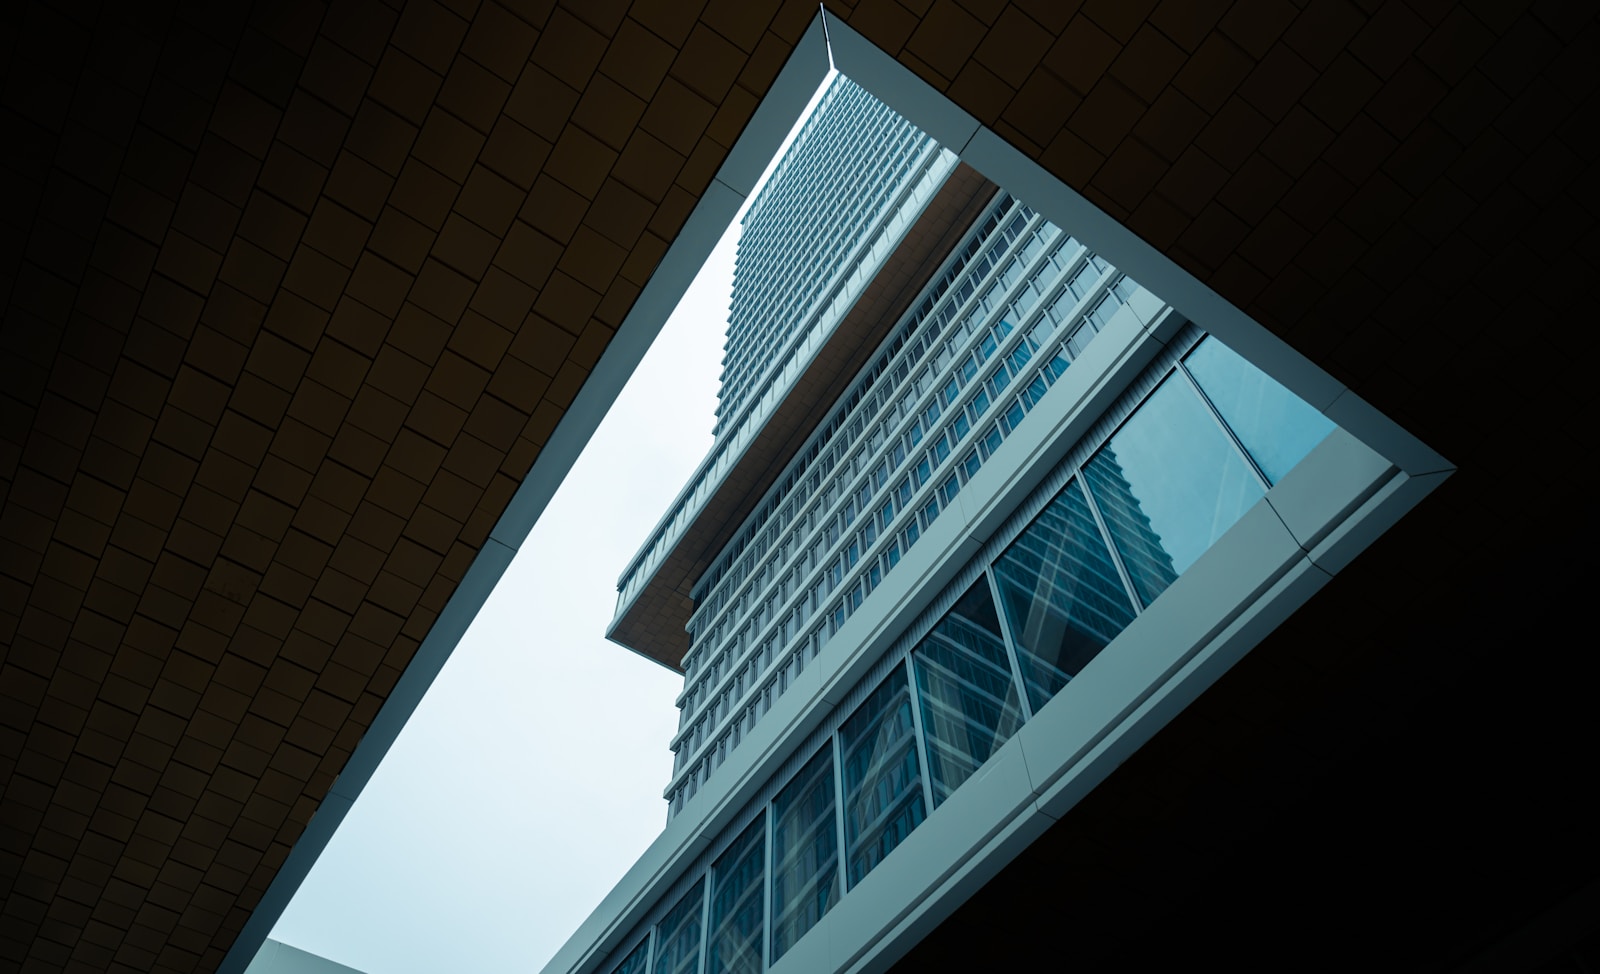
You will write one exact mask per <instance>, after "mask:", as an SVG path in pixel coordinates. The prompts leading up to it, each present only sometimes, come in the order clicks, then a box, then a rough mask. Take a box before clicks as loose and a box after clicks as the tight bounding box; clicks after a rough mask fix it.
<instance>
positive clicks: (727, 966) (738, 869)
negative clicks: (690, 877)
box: [706, 815, 767, 974]
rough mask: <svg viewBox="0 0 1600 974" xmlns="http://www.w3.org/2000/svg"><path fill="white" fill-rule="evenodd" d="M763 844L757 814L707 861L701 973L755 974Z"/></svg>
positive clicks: (762, 828) (764, 826)
mask: <svg viewBox="0 0 1600 974" xmlns="http://www.w3.org/2000/svg"><path fill="white" fill-rule="evenodd" d="M766 845H767V819H766V816H764V815H758V816H756V820H755V821H754V822H752V823H750V826H749V827H748V828H746V829H745V830H744V833H743V834H742V835H740V836H739V838H738V839H736V840H735V841H734V843H733V845H731V846H729V847H728V850H727V851H726V852H724V853H723V854H722V856H721V857H720V858H719V859H718V860H717V861H716V863H715V864H714V865H712V867H711V934H710V940H709V941H708V942H707V945H706V946H707V951H706V972H707V974H723V972H725V971H726V972H729V974H759V972H760V970H761V934H762V929H761V922H762V907H761V889H762V886H763V885H764V884H765V881H766V870H765V868H764V867H765V865H766V855H767V849H766Z"/></svg>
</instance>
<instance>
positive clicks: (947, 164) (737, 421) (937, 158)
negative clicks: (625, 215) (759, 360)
mask: <svg viewBox="0 0 1600 974" xmlns="http://www.w3.org/2000/svg"><path fill="white" fill-rule="evenodd" d="M919 158H920V160H921V161H920V162H919V163H918V165H917V166H916V167H915V169H914V170H913V173H912V177H911V179H909V180H907V182H906V184H905V185H903V186H901V187H900V189H899V195H898V197H897V199H898V203H897V205H896V206H895V207H893V208H892V210H891V212H890V213H889V214H888V215H887V217H886V219H884V220H883V221H882V222H881V223H880V224H879V225H878V226H877V228H876V229H875V231H874V232H873V234H872V238H871V240H870V242H869V243H868V244H867V245H866V246H864V247H862V248H859V249H858V250H856V251H854V253H855V255H856V256H855V258H854V260H853V261H852V262H851V264H850V266H849V267H848V268H847V270H846V271H845V272H843V273H841V274H839V275H838V276H837V277H836V279H835V282H834V284H833V286H832V287H830V288H829V289H828V292H827V293H826V294H825V295H824V297H823V299H822V301H821V302H820V303H819V304H817V305H816V306H815V308H814V310H813V311H812V312H811V313H810V315H809V318H808V320H807V321H806V322H804V323H801V324H800V325H799V326H798V327H797V329H796V330H797V331H798V332H799V334H800V335H801V336H802V337H801V338H800V339H798V340H797V341H794V342H791V343H789V344H788V345H787V346H786V348H785V350H784V351H783V352H782V354H781V355H779V356H777V357H776V358H777V364H776V365H775V366H774V367H773V369H772V371H771V372H769V373H767V375H766V376H765V377H764V378H763V380H762V383H761V386H760V388H759V389H758V390H757V391H755V392H753V393H752V394H751V396H750V397H749V401H747V402H746V403H745V405H744V406H742V407H741V408H740V409H739V410H738V411H737V415H736V416H734V417H733V418H732V420H731V422H732V424H733V425H732V426H731V427H727V428H725V427H726V424H723V423H722V421H721V420H719V427H718V429H719V432H718V433H717V436H716V442H715V443H714V444H713V446H712V452H711V456H710V457H708V458H707V461H706V463H705V464H704V465H703V466H702V467H701V469H700V470H699V471H698V472H697V473H696V474H695V477H694V479H693V481H692V482H691V484H690V486H689V487H687V488H686V489H685V490H684V491H683V493H681V494H680V495H679V497H678V499H677V500H675V501H674V502H673V506H672V509H671V510H670V511H669V512H668V514H667V516H666V517H665V518H664V519H663V521H662V523H661V524H660V525H658V526H657V528H656V530H655V531H654V532H652V534H651V537H650V540H649V541H648V542H647V543H646V544H645V547H644V548H643V549H642V550H641V551H640V553H639V554H638V555H636V556H635V558H634V561H633V562H632V563H630V564H629V566H628V568H627V569H626V570H625V571H624V573H623V578H622V580H621V581H620V583H619V585H618V592H617V608H618V612H619V613H620V612H622V611H624V607H625V606H627V605H628V604H629V603H630V602H631V601H632V599H633V598H634V597H635V596H636V595H637V594H638V592H639V590H640V588H641V587H642V586H643V585H644V584H645V582H646V581H648V580H649V578H650V577H651V573H652V572H654V571H655V569H656V567H657V566H658V565H659V564H660V563H661V560H662V559H663V558H665V557H666V555H667V553H668V552H669V551H671V550H672V546H673V545H674V544H676V543H677V541H678V538H679V537H680V536H681V534H682V532H683V531H684V530H685V529H686V528H687V527H688V525H689V524H691V523H693V520H694V517H695V515H696V513H697V512H698V511H699V510H700V508H701V506H702V505H703V504H704V503H705V501H706V499H707V498H708V497H710V496H711V494H712V493H713V492H714V491H715V490H716V488H717V487H718V486H719V485H720V484H721V483H722V480H723V479H724V478H725V477H726V475H727V473H728V471H729V470H730V469H732V466H733V464H734V463H735V461H736V460H737V459H738V458H739V457H740V456H741V455H742V451H743V450H744V448H745V447H746V446H748V445H749V443H750V442H751V441H752V440H753V439H754V438H755V436H756V435H757V433H758V432H759V431H760V429H761V427H762V424H763V423H764V422H765V421H766V418H767V416H768V414H769V413H770V411H771V410H772V409H773V408H774V407H775V406H776V405H777V404H778V403H780V402H782V401H783V399H784V397H785V396H786V395H787V393H788V391H789V389H790V387H791V386H792V384H793V382H794V381H795V379H796V378H798V376H799V375H800V373H801V371H802V370H803V369H804V368H805V367H806V366H807V365H808V364H809V363H810V362H811V359H812V356H813V355H814V354H815V353H816V352H817V351H818V349H820V348H821V347H822V345H823V343H824V342H825V341H826V340H827V339H828V337H829V336H830V335H832V333H833V330H834V328H835V327H836V326H837V325H838V323H839V321H840V320H842V319H843V317H844V315H845V313H846V312H847V311H848V310H849V308H850V306H851V305H852V304H853V303H854V301H855V299H856V298H857V297H858V296H859V294H860V292H861V290H862V289H863V288H865V287H866V286H867V284H868V283H869V282H870V281H871V280H872V278H873V276H874V275H876V273H877V271H878V270H879V268H880V267H881V266H882V264H883V262H884V260H886V259H887V257H888V253H889V251H890V250H891V249H892V247H893V245H894V243H895V241H897V240H898V239H899V238H900V235H901V234H903V233H904V232H905V230H906V229H907V227H908V226H909V225H910V223H911V222H912V221H914V220H915V219H916V217H917V214H918V213H920V211H921V205H922V204H924V203H926V202H927V200H928V199H929V198H930V197H931V196H932V195H933V194H934V193H936V192H937V191H938V188H939V187H940V186H941V185H942V184H943V183H944V180H945V179H946V178H947V177H948V176H949V174H950V172H952V171H953V170H954V169H955V166H956V164H957V159H956V157H955V156H954V155H953V154H951V153H948V152H945V151H943V150H935V151H932V152H929V153H926V154H924V155H922V156H921V157H919ZM724 418H727V417H724Z"/></svg>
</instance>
